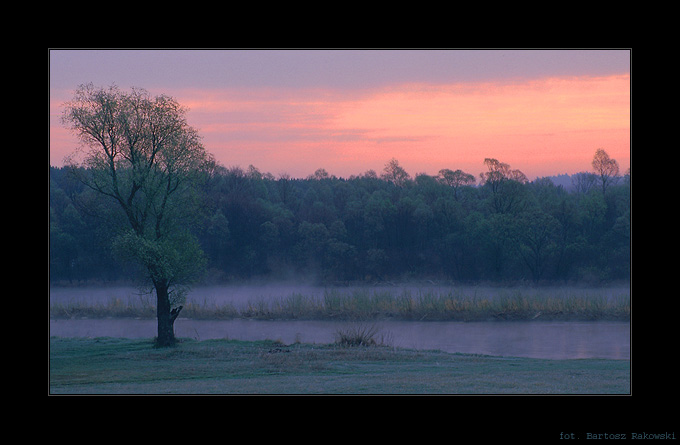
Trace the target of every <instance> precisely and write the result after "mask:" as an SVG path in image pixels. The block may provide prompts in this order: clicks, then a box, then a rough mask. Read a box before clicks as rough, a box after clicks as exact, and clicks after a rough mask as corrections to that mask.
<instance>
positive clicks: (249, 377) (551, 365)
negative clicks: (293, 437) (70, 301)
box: [49, 337, 630, 394]
mask: <svg viewBox="0 0 680 445" xmlns="http://www.w3.org/2000/svg"><path fill="white" fill-rule="evenodd" d="M49 353H50V387H49V392H50V394H629V392H630V361H629V360H600V359H580V360H544V359H528V358H513V357H494V356H483V355H476V354H450V353H445V352H441V351H419V350H413V349H401V348H394V347H388V346H370V347H365V346H362V347H342V346H340V345H337V344H325V345H318V344H305V343H293V344H284V343H281V342H276V341H271V340H267V341H253V342H246V341H238V340H203V341H196V340H191V339H182V341H181V342H180V343H179V344H178V346H176V347H174V348H164V349H154V348H153V341H152V340H151V339H121V338H77V339H76V338H55V337H52V338H50V351H49Z"/></svg>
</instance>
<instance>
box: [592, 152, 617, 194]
mask: <svg viewBox="0 0 680 445" xmlns="http://www.w3.org/2000/svg"><path fill="white" fill-rule="evenodd" d="M592 165H593V169H594V170H595V174H597V175H598V176H599V178H600V185H601V186H602V194H603V195H604V194H605V192H606V191H607V187H608V186H609V185H611V184H615V183H616V181H617V180H618V176H619V163H618V162H616V159H611V158H610V157H609V155H608V154H607V152H606V151H604V150H603V149H601V148H598V149H597V150H596V151H595V156H593V162H592Z"/></svg>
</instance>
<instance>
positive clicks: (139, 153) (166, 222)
mask: <svg viewBox="0 0 680 445" xmlns="http://www.w3.org/2000/svg"><path fill="white" fill-rule="evenodd" d="M185 113H186V109H185V108H183V107H182V106H181V105H180V104H179V103H177V102H176V101H175V100H174V99H173V98H171V97H168V96H165V95H161V96H157V97H151V96H150V95H149V93H148V92H146V91H145V90H143V89H134V88H133V89H132V91H131V92H130V93H125V92H122V91H120V90H119V89H118V88H117V87H116V86H112V87H110V88H109V89H108V90H107V89H104V88H98V87H95V86H93V85H92V84H88V85H82V86H80V87H79V88H78V89H77V90H76V92H75V96H74V98H73V100H72V101H71V102H68V103H66V104H65V110H64V114H63V116H62V121H63V123H64V124H65V125H66V126H67V127H69V128H70V129H71V130H72V131H73V132H74V134H75V135H76V136H77V137H78V138H79V139H80V140H81V142H82V143H83V147H84V159H83V160H82V166H83V167H85V168H84V169H74V171H79V172H83V173H85V174H82V175H80V179H81V181H82V182H83V183H84V184H85V185H87V186H88V187H89V188H91V189H92V190H95V191H96V192H98V193H99V194H101V195H104V196H107V197H109V198H111V199H112V200H113V202H115V203H117V205H118V206H119V207H120V209H122V211H123V212H124V213H125V215H126V217H127V222H128V223H129V228H130V230H129V231H127V232H125V233H124V234H122V235H120V236H119V237H118V238H117V240H116V242H115V248H116V250H117V251H118V252H119V253H120V254H121V255H122V256H124V257H126V258H129V259H133V260H135V261H136V262H137V263H138V264H140V265H141V266H142V267H143V269H144V270H145V273H146V276H147V278H148V279H149V280H150V281H151V282H152V283H153V286H154V288H155V291H156V299H157V305H156V309H157V310H156V315H157V318H158V337H157V345H158V346H170V345H172V344H174V342H175V336H174V329H173V326H174V321H175V319H176V318H177V316H178V315H179V312H180V310H181V309H182V306H181V305H180V304H179V303H180V302H181V297H182V295H181V293H182V289H183V285H186V284H188V283H190V282H191V280H192V279H193V278H195V277H196V276H197V274H198V272H199V271H200V269H201V265H202V264H203V262H204V260H203V254H202V251H201V249H200V247H199V245H198V242H197V240H196V239H195V237H193V235H191V234H190V233H189V232H188V231H187V230H186V229H185V228H184V227H183V226H184V224H183V223H185V222H186V221H187V220H188V218H190V217H191V216H192V215H193V214H194V213H195V212H194V211H193V207H192V204H193V203H194V202H195V199H193V196H192V195H193V194H194V191H195V187H193V184H194V183H195V181H196V180H197V179H198V177H199V174H200V172H201V171H202V169H203V168H204V167H206V166H207V165H208V164H209V163H210V162H211V158H210V156H209V155H208V154H207V153H206V151H205V149H204V147H203V146H202V145H201V143H200V138H199V135H198V133H197V132H196V130H194V129H193V128H191V127H190V126H189V125H188V124H187V122H186V118H185ZM71 162H72V164H73V165H74V166H76V163H77V162H76V160H75V157H72V158H71Z"/></svg>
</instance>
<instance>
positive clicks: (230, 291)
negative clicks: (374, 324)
mask: <svg viewBox="0 0 680 445" xmlns="http://www.w3.org/2000/svg"><path fill="white" fill-rule="evenodd" d="M357 290H365V291H368V292H370V293H382V292H389V293H391V294H394V295H402V294H404V293H410V294H411V295H413V296H418V295H419V294H426V293H434V294H447V293H453V294H455V295H458V296H461V297H477V298H489V299H492V298H497V297H502V296H511V295H514V294H516V293H520V292H521V294H522V295H525V296H528V297H529V296H534V295H549V296H552V297H570V296H583V295H599V296H603V297H607V298H608V299H609V298H612V297H619V296H622V295H630V288H629V287H628V286H615V287H607V288H595V287H557V286H555V287H552V286H551V287H494V286H456V285H451V284H437V283H432V282H426V283H381V284H378V285H364V286H320V285H315V284H299V283H294V282H281V283H264V284H228V285H215V286H198V287H195V288H192V289H191V290H190V291H189V293H188V294H187V296H186V302H187V303H194V304H216V305H221V304H232V305H234V306H235V307H236V308H239V307H241V306H243V305H246V304H248V303H252V302H258V301H264V302H270V301H274V300H279V299H281V298H285V297H289V296H291V295H295V294H299V295H304V296H306V297H315V298H322V297H323V296H324V293H326V292H330V291H332V292H334V293H339V294H347V295H351V294H352V293H353V292H356V291H357ZM113 299H119V300H121V301H122V302H124V303H127V304H130V305H137V304H139V305H147V304H152V305H155V296H154V295H153V294H152V293H151V292H150V291H145V290H140V289H138V288H136V287H134V286H115V287H101V286H99V287H97V286H93V287H52V288H50V303H51V304H54V303H62V304H65V303H84V304H97V303H100V304H104V303H108V302H110V301H111V300H113Z"/></svg>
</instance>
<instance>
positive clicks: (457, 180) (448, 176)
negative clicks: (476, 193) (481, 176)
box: [437, 168, 475, 201]
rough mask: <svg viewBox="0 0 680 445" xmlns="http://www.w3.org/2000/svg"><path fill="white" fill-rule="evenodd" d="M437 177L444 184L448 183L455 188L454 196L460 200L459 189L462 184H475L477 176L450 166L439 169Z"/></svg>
mask: <svg viewBox="0 0 680 445" xmlns="http://www.w3.org/2000/svg"><path fill="white" fill-rule="evenodd" d="M437 179H438V180H439V182H441V183H442V184H446V185H448V186H449V187H452V188H453V197H454V198H455V199H456V201H457V200H458V189H459V188H460V187H462V186H467V185H474V183H475V177H474V175H471V174H470V173H465V172H464V171H463V170H460V169H458V170H456V171H453V170H451V169H448V168H444V169H441V170H439V176H437Z"/></svg>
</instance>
